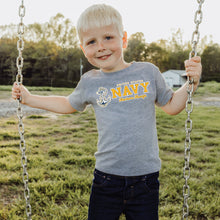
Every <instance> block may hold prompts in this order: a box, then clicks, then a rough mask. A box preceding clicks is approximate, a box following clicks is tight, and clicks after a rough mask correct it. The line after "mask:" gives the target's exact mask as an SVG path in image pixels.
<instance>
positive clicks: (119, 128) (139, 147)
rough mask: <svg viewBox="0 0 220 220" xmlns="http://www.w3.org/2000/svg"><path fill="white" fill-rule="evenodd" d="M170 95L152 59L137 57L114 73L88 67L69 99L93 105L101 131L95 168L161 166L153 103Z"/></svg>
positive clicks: (79, 105)
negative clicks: (151, 61) (150, 60)
mask: <svg viewBox="0 0 220 220" xmlns="http://www.w3.org/2000/svg"><path fill="white" fill-rule="evenodd" d="M172 95H173V91H172V90H171V89H170V88H169V87H167V85H166V84H165V81H164V79H163V77H162V75H161V73H160V71H159V70H158V68H157V67H156V66H154V65H153V64H151V63H147V62H146V63H143V62H142V63H141V62H133V63H132V64H131V65H130V66H129V67H127V68H125V69H123V70H120V71H117V72H112V73H104V72H102V71H100V70H91V71H89V72H87V73H85V74H84V75H83V76H82V78H81V80H80V82H79V83H78V85H77V87H76V89H75V90H74V92H73V93H72V94H71V95H70V96H69V102H70V104H71V105H72V107H73V108H74V109H76V110H78V111H83V110H84V109H85V107H86V105H88V104H91V105H92V106H93V108H94V110H95V115H96V121H97V128H98V134H99V138H98V150H97V152H96V153H95V157H96V165H95V167H96V169H98V170H100V171H103V172H105V173H109V174H115V175H121V176H138V175H144V174H149V173H153V172H157V171H159V170H160V168H161V161H160V158H159V148H158V141H157V130H156V118H155V103H156V104H157V105H158V106H163V105H165V104H166V103H167V102H168V101H169V100H170V99H171V97H172Z"/></svg>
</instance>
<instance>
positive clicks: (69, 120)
mask: <svg viewBox="0 0 220 220" xmlns="http://www.w3.org/2000/svg"><path fill="white" fill-rule="evenodd" d="M205 86H206V85H204V87H205ZM204 87H203V88H204ZM0 90H1V87H0ZM58 90H59V89H58ZM58 90H56V89H55V90H54V91H44V90H43V91H36V92H40V93H47V94H48V93H49V94H52V93H53V94H54V93H61V94H65V93H67V92H69V91H63V90H60V91H58ZM217 90H218V89H217ZM8 91H9V90H8ZM215 91H216V90H215ZM36 92H35V93H36ZM201 93H202V94H204V93H203V92H201ZM185 119H186V113H185V112H182V113H181V114H179V115H177V116H169V115H167V114H165V113H163V112H162V111H161V110H160V109H158V108H157V128H158V139H159V145H160V157H161V160H162V169H161V172H160V184H161V187H160V211H159V215H160V219H161V220H170V219H171V220H174V219H181V214H182V203H183V198H182V187H183V184H184V180H183V177H182V176H183V174H182V172H183V165H184V140H185V131H184V122H185ZM192 119H193V131H192V135H191V137H192V148H191V158H190V166H191V177H190V179H189V185H190V193H191V196H190V200H189V210H190V217H189V219H197V220H208V219H210V220H211V219H216V220H217V219H220V210H219V207H220V198H219V194H220V174H219V173H220V162H219V157H220V148H219V147H220V111H219V108H215V107H201V106H196V107H195V108H194V111H193V113H192ZM0 120H1V123H0V195H1V196H0V219H2V220H8V219H10V220H20V219H25V217H26V216H25V204H24V199H23V182H22V169H21V159H20V157H21V153H20V149H19V137H18V131H17V118H16V117H8V118H0ZM24 124H25V140H26V145H27V150H26V155H27V157H28V173H29V188H30V193H31V205H32V213H33V214H32V219H34V220H38V219H39V220H53V219H55V220H56V219H58V220H68V219H69V220H70V219H71V220H72V219H73V220H85V219H87V209H88V201H89V194H90V188H91V183H92V178H93V175H92V173H93V169H94V164H95V158H94V153H95V151H96V144H97V130H96V122H95V117H94V112H93V110H92V108H87V110H86V111H85V112H83V113H75V114H71V115H56V114H44V115H31V116H27V117H25V118H24ZM122 219H125V218H124V217H121V220H122Z"/></svg>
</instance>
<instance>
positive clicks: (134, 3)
mask: <svg viewBox="0 0 220 220" xmlns="http://www.w3.org/2000/svg"><path fill="white" fill-rule="evenodd" d="M0 1H1V2H2V4H1V6H0V25H7V24H11V23H13V24H17V23H19V16H18V7H19V5H20V2H21V0H0ZM96 3H106V4H109V5H112V6H113V7H115V8H116V9H117V10H118V11H119V12H120V13H121V15H122V18H123V23H124V28H125V30H126V31H127V32H128V36H130V35H131V34H134V33H136V32H142V33H144V36H145V40H146V42H147V43H150V42H152V41H157V40H159V39H167V40H168V39H169V38H171V36H172V33H173V32H175V31H176V30H177V29H178V28H180V29H181V31H182V33H183V40H184V41H190V40H191V39H192V33H193V31H194V29H195V24H194V16H195V12H196V10H197V9H198V3H197V0H24V5H25V8H26V14H25V17H24V23H25V24H31V23H35V22H38V23H44V22H47V21H49V19H50V18H51V17H52V16H55V15H56V14H57V13H62V14H63V15H64V16H65V18H69V19H70V20H71V21H72V22H73V24H74V25H75V24H76V22H77V19H78V17H79V15H80V14H81V12H83V11H84V10H85V9H86V8H87V7H89V6H90V5H92V4H96ZM219 8H220V0H205V2H204V4H203V6H202V11H203V20H202V24H201V25H200V27H199V32H200V39H202V38H203V37H204V36H207V37H208V41H210V39H212V40H213V42H215V43H218V44H220V28H219V21H220V13H219ZM210 36H212V38H211V37H210Z"/></svg>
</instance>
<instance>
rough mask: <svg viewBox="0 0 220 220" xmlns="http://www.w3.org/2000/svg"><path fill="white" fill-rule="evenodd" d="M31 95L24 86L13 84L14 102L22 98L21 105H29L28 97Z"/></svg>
mask: <svg viewBox="0 0 220 220" xmlns="http://www.w3.org/2000/svg"><path fill="white" fill-rule="evenodd" d="M30 95H31V93H30V92H29V91H28V90H27V88H25V87H24V86H23V85H18V84H17V83H16V82H15V83H14V84H13V87H12V98H13V99H14V100H16V99H20V98H21V103H22V104H25V103H27V99H28V97H29V96H30Z"/></svg>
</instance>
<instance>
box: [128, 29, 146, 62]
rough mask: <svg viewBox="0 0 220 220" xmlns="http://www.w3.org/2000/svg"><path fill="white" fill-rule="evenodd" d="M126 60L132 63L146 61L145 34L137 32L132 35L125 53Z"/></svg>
mask: <svg viewBox="0 0 220 220" xmlns="http://www.w3.org/2000/svg"><path fill="white" fill-rule="evenodd" d="M124 57H125V60H126V61H127V62H131V61H145V59H146V43H145V39H144V34H143V33H141V32H137V33H136V34H132V35H131V37H130V38H129V40H128V46H127V49H126V50H125V53H124Z"/></svg>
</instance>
